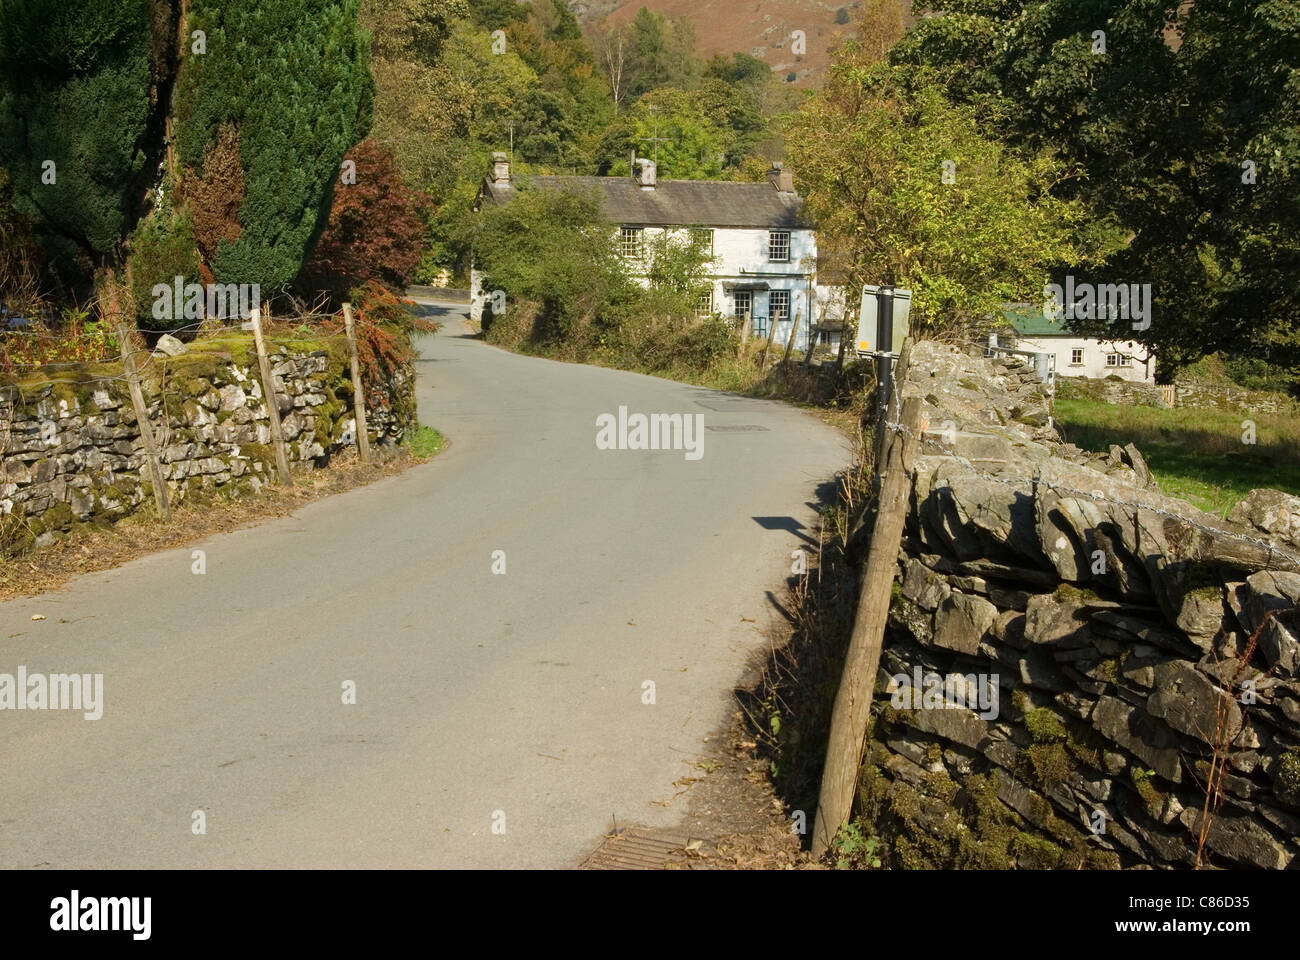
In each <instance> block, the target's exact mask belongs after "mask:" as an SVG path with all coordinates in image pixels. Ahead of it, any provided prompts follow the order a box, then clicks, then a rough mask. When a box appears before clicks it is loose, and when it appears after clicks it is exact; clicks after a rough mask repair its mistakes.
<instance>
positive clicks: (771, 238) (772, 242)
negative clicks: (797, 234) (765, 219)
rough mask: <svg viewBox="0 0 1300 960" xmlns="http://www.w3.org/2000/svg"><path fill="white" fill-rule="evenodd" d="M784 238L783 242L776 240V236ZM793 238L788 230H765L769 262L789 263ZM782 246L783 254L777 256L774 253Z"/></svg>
mask: <svg viewBox="0 0 1300 960" xmlns="http://www.w3.org/2000/svg"><path fill="white" fill-rule="evenodd" d="M782 237H783V238H784V242H783V243H781V242H778V238H782ZM793 239H794V237H793V235H792V234H791V233H790V231H789V230H769V231H768V232H767V259H768V262H769V263H789V262H790V246H791V241H792V240H793ZM782 247H784V250H785V255H784V256H777V255H776V254H777V253H778V252H779V251H780V250H781V249H782Z"/></svg>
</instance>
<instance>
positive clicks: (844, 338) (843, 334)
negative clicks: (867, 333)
mask: <svg viewBox="0 0 1300 960" xmlns="http://www.w3.org/2000/svg"><path fill="white" fill-rule="evenodd" d="M853 332H854V333H855V334H856V333H857V324H856V322H855V323H854V325H853ZM848 341H849V312H848V311H847V310H845V311H844V316H843V318H842V319H841V320H840V352H839V356H837V357H836V358H835V372H836V373H839V372H840V371H841V370H843V369H844V347H845V344H847V343H848Z"/></svg>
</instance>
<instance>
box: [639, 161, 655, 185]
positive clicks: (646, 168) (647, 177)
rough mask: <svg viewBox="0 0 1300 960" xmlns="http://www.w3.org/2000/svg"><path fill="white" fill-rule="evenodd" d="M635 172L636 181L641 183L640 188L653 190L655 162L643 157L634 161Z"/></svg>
mask: <svg viewBox="0 0 1300 960" xmlns="http://www.w3.org/2000/svg"><path fill="white" fill-rule="evenodd" d="M636 167H637V174H636V182H637V183H639V184H640V185H641V189H642V190H653V189H654V188H655V163H654V161H653V160H646V159H645V158H644V157H641V158H638V159H637V161H636Z"/></svg>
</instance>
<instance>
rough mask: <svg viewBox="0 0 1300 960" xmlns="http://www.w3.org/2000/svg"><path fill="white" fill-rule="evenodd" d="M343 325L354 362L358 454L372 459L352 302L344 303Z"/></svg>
mask: <svg viewBox="0 0 1300 960" xmlns="http://www.w3.org/2000/svg"><path fill="white" fill-rule="evenodd" d="M343 327H344V329H345V330H346V331H347V334H348V359H349V360H350V362H351V364H352V410H353V412H354V413H355V414H356V418H357V426H356V433H357V456H359V457H360V458H361V460H362V462H369V460H370V436H369V432H370V428H369V427H368V426H367V424H366V394H365V391H364V390H363V389H362V386H361V361H360V360H358V359H357V334H356V328H355V327H354V326H353V324H352V304H350V303H345V304H343Z"/></svg>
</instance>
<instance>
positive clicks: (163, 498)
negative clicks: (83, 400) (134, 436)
mask: <svg viewBox="0 0 1300 960" xmlns="http://www.w3.org/2000/svg"><path fill="white" fill-rule="evenodd" d="M117 342H118V344H119V345H120V346H121V348H122V368H123V370H124V371H125V372H126V385H127V387H128V389H129V390H130V392H131V406H132V407H133V408H135V421H136V423H137V424H138V425H139V427H140V439H142V440H143V441H144V456H145V459H146V460H148V461H149V475H150V476H151V477H153V499H154V502H155V503H156V504H157V505H158V512H159V513H160V514H162V518H163V519H164V520H170V519H171V518H172V506H171V499H170V498H169V497H168V496H167V481H166V480H165V479H164V478H163V472H162V464H161V463H160V462H159V461H158V446H157V444H156V443H155V442H154V436H153V424H152V423H150V422H149V408H148V407H147V406H145V402H144V392H143V391H142V390H141V389H140V377H139V376H138V375H137V374H136V370H135V353H134V352H133V350H132V344H131V340H130V338H129V337H128V336H127V328H126V324H124V323H118V324H117ZM163 416H164V417H165V416H167V405H166V404H163Z"/></svg>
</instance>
